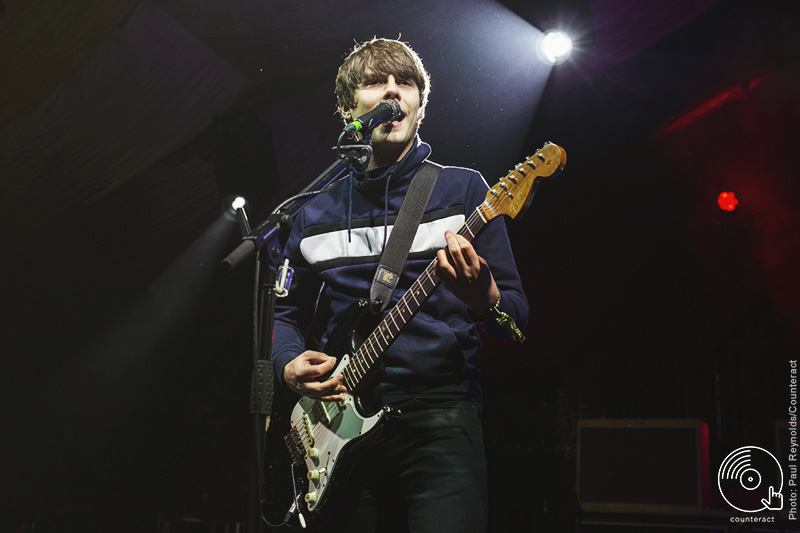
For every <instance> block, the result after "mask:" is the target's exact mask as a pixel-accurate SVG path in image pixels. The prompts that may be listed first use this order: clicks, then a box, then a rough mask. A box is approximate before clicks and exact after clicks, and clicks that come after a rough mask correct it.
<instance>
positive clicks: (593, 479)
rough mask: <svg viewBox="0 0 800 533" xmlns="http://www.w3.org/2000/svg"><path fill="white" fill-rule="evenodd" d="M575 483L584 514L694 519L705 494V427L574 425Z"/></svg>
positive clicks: (665, 422)
mask: <svg viewBox="0 0 800 533" xmlns="http://www.w3.org/2000/svg"><path fill="white" fill-rule="evenodd" d="M577 478H578V479H577V491H578V502H579V503H580V506H581V510H583V511H584V512H601V513H603V512H609V513H661V514H683V515H690V514H700V513H701V512H702V511H703V509H705V508H707V505H708V501H709V494H710V493H709V462H708V426H707V425H706V423H705V422H703V421H701V420H694V419H645V420H594V419H592V420H588V419H585V420H578V459H577Z"/></svg>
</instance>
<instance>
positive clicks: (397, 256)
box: [369, 161, 442, 314]
mask: <svg viewBox="0 0 800 533" xmlns="http://www.w3.org/2000/svg"><path fill="white" fill-rule="evenodd" d="M441 171H442V166H441V165H437V164H436V163H432V162H430V161H425V162H424V163H422V166H420V168H419V169H417V171H416V172H415V173H414V178H413V179H412V180H411V185H409V186H408V192H407V193H406V197H405V200H403V205H401V206H400V211H399V212H398V213H397V218H396V219H395V222H394V226H393V227H392V233H391V235H389V240H388V241H387V243H386V248H384V250H383V253H382V254H381V263H380V265H379V266H378V270H376V271H375V277H374V278H373V280H372V288H371V289H370V291H369V310H370V312H371V313H373V314H378V313H380V312H381V311H383V310H384V309H386V306H388V305H389V302H390V301H391V299H392V292H394V288H395V287H396V286H397V282H398V281H399V280H400V273H401V272H402V271H403V266H404V265H405V264H406V259H408V252H409V250H411V243H412V242H413V241H414V236H415V235H416V234H417V228H419V222H420V220H422V214H423V213H424V212H425V206H427V205H428V199H429V198H430V197H431V193H432V192H433V186H434V185H435V184H436V178H438V177H439V172H441Z"/></svg>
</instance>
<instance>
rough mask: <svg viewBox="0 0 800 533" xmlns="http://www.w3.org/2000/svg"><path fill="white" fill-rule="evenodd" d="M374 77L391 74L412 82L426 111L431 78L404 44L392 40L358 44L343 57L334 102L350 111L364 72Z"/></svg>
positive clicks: (420, 62)
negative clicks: (369, 71)
mask: <svg viewBox="0 0 800 533" xmlns="http://www.w3.org/2000/svg"><path fill="white" fill-rule="evenodd" d="M368 68H369V69H372V70H373V71H375V72H376V73H377V74H384V75H388V74H393V75H395V76H401V77H403V78H408V79H412V80H414V83H416V84H417V87H418V88H419V99H420V109H422V110H423V111H424V110H425V106H426V105H427V103H428V94H429V93H430V90H431V80H430V75H429V74H428V72H427V71H426V70H425V67H424V66H423V65H422V60H421V59H420V58H419V56H418V55H417V53H416V52H414V50H412V49H411V47H410V46H408V45H407V44H406V43H404V42H402V41H397V40H394V39H377V38H376V39H372V40H371V41H367V42H365V43H361V44H357V45H356V46H355V48H353V51H352V52H350V54H348V56H347V58H345V60H344V63H342V66H341V67H339V73H338V74H337V75H336V101H337V103H338V105H339V112H340V113H341V108H342V106H345V107H348V108H350V109H352V108H353V107H355V105H356V89H358V87H359V86H360V85H361V82H362V81H363V80H362V76H363V75H364V72H366V70H367V69H368Z"/></svg>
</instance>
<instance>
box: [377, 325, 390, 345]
mask: <svg viewBox="0 0 800 533" xmlns="http://www.w3.org/2000/svg"><path fill="white" fill-rule="evenodd" d="M384 329H386V328H378V333H380V334H381V337H383V342H385V343H386V348H388V347H389V341H387V340H386V335H384V334H383V330H384Z"/></svg>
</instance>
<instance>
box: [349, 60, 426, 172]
mask: <svg viewBox="0 0 800 533" xmlns="http://www.w3.org/2000/svg"><path fill="white" fill-rule="evenodd" d="M384 99H386V100H389V99H391V100H397V102H398V103H399V104H400V109H401V111H402V115H401V119H400V120H399V121H397V122H386V123H383V124H381V125H379V126H378V127H377V128H375V129H374V130H372V145H373V148H374V150H375V151H376V152H384V153H393V152H397V154H398V157H397V159H398V160H399V159H401V158H402V157H403V156H404V155H405V154H406V152H408V150H409V149H410V148H411V144H412V142H413V140H414V136H415V135H416V133H417V128H418V127H419V121H420V120H421V119H422V109H421V108H420V104H421V102H420V95H419V87H417V84H416V83H415V82H414V80H413V79H407V78H402V77H399V76H395V75H393V74H388V75H386V74H377V73H375V72H373V71H372V70H371V69H367V70H366V72H364V76H363V79H362V82H361V84H360V85H359V86H358V89H356V94H355V102H356V105H355V108H354V109H349V110H348V109H345V110H344V111H345V113H350V115H349V116H348V115H347V114H345V119H346V120H348V121H351V120H354V119H356V118H358V117H360V116H361V115H363V114H364V113H366V112H367V111H370V110H372V109H373V108H374V107H375V106H377V105H378V103H379V102H380V101H381V100H384Z"/></svg>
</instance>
